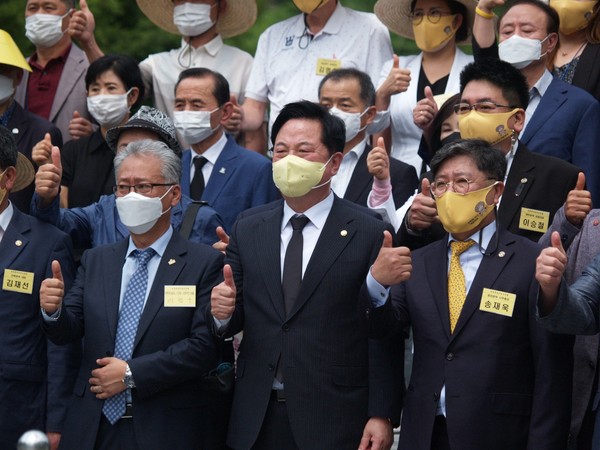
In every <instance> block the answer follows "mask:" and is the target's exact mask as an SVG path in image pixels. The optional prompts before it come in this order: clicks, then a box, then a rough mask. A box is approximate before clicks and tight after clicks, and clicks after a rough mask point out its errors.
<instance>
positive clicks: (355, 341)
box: [208, 197, 403, 450]
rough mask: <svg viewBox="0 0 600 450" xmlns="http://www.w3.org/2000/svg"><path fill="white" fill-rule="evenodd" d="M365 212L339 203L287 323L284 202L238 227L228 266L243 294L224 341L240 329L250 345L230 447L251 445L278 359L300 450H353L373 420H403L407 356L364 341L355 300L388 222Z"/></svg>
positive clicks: (243, 357) (242, 360) (242, 364)
mask: <svg viewBox="0 0 600 450" xmlns="http://www.w3.org/2000/svg"><path fill="white" fill-rule="evenodd" d="M361 209H362V208H361V207H359V206H357V205H355V204H352V203H349V202H347V201H345V200H341V199H339V198H337V197H336V198H335V200H334V203H333V207H332V209H331V212H330V213H329V216H328V217H327V220H326V223H325V226H324V228H323V230H322V231H321V234H320V237H319V240H318V242H317V244H316V247H315V250H314V252H313V254H312V257H311V259H310V261H309V263H308V266H307V268H306V271H305V274H304V278H303V281H302V286H301V288H300V293H299V295H298V299H297V300H296V303H295V304H294V307H293V309H292V310H291V311H290V313H289V314H288V316H287V317H286V314H285V311H284V301H283V293H282V289H281V268H280V261H281V259H280V243H281V238H280V236H281V221H282V215H283V201H278V202H274V203H270V204H268V205H264V206H262V207H258V208H256V209H255V210H254V211H250V212H248V213H247V214H246V215H245V216H243V217H242V218H240V219H239V220H238V221H237V222H236V224H235V225H234V227H233V230H232V233H231V237H230V242H229V246H228V247H227V258H226V262H227V263H229V264H231V267H232V269H233V274H234V278H235V283H236V287H237V294H238V297H237V301H236V309H235V312H234V314H233V316H232V318H231V321H230V322H229V326H228V328H227V331H226V334H225V335H226V336H229V335H233V334H235V333H237V332H238V331H240V330H243V331H244V340H243V342H242V345H241V348H240V355H239V357H238V360H237V374H236V375H237V378H236V387H235V394H234V401H233V407H232V414H231V420H230V423H229V436H228V445H229V446H231V447H232V448H236V449H246V448H248V449H249V448H251V447H252V445H253V444H254V442H255V440H256V438H257V436H258V434H259V431H260V429H261V425H262V422H263V419H264V417H265V412H266V409H267V405H268V402H269V396H270V394H271V389H272V385H273V379H274V375H275V368H276V365H277V361H278V360H279V358H281V364H282V367H283V373H284V385H285V395H286V409H287V412H288V415H289V421H290V425H291V428H292V431H293V434H294V437H295V439H296V443H297V444H298V447H299V448H300V449H311V450H312V449H350V448H356V447H357V446H358V444H359V442H360V438H361V435H362V431H363V428H364V426H365V424H366V422H367V420H368V418H369V417H371V416H379V417H388V418H390V419H392V421H394V422H396V421H397V420H398V418H399V413H400V400H401V398H400V397H401V391H402V385H403V382H402V378H401V377H402V375H401V370H398V369H401V367H400V366H401V360H399V359H396V360H394V359H393V358H392V355H393V352H392V351H391V348H392V347H391V345H389V344H390V343H389V342H386V343H378V342H374V341H370V340H369V339H368V337H367V334H366V330H365V329H364V327H362V326H361V320H360V319H361V312H360V309H359V297H358V295H359V291H360V287H361V285H362V284H363V282H364V281H365V279H366V276H367V272H368V270H369V268H370V266H371V264H372V262H373V261H374V259H375V258H376V256H377V254H378V252H379V249H380V248H381V243H382V239H383V231H384V229H386V226H385V224H384V223H383V222H382V221H380V220H378V219H375V218H373V217H372V216H369V215H367V214H364V213H362V212H361ZM208 314H209V315H210V311H208ZM394 344H395V345H398V344H397V343H392V345H394ZM394 366H395V367H394Z"/></svg>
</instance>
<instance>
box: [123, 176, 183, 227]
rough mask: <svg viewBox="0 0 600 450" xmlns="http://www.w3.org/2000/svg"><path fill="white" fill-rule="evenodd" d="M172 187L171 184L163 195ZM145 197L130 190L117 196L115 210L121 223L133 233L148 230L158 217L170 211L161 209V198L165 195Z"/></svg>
mask: <svg viewBox="0 0 600 450" xmlns="http://www.w3.org/2000/svg"><path fill="white" fill-rule="evenodd" d="M172 188H173V186H171V187H170V188H169V190H168V191H167V192H165V195H167V194H168V193H169V191H170V190H171V189H172ZM165 195H163V196H162V197H146V196H144V195H142V194H138V193H137V192H130V193H129V194H127V195H126V196H124V197H117V199H116V203H117V211H118V213H119V219H121V222H123V225H125V226H126V227H127V229H128V230H129V231H130V232H131V233H133V234H144V233H146V232H148V231H149V230H150V229H151V228H152V227H153V226H154V225H155V224H156V222H158V219H160V216H162V215H163V214H166V213H167V212H169V211H170V209H171V207H169V209H167V210H166V211H163V210H162V203H161V200H162V199H163V198H164V197H165Z"/></svg>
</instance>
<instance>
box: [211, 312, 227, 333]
mask: <svg viewBox="0 0 600 450" xmlns="http://www.w3.org/2000/svg"><path fill="white" fill-rule="evenodd" d="M213 320H214V322H215V330H216V332H217V334H218V335H219V336H221V335H223V334H224V333H225V331H226V330H227V325H229V322H230V321H231V317H230V318H229V319H225V320H219V319H217V318H216V317H214V316H213Z"/></svg>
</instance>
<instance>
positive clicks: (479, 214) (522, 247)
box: [365, 140, 572, 450]
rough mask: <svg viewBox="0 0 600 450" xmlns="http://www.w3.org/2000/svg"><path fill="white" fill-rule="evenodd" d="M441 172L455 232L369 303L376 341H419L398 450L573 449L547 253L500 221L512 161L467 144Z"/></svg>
mask: <svg viewBox="0 0 600 450" xmlns="http://www.w3.org/2000/svg"><path fill="white" fill-rule="evenodd" d="M431 168H432V172H433V183H432V184H431V186H430V188H429V189H430V193H431V195H432V196H433V197H434V199H435V200H434V201H435V202H436V204H437V211H438V214H439V219H440V221H441V223H442V225H443V226H444V228H445V229H446V230H447V231H448V232H449V234H447V235H445V236H444V238H443V239H441V240H439V241H437V242H434V243H432V244H430V245H428V246H426V247H424V248H423V249H420V250H418V251H415V252H413V254H412V265H413V268H414V270H413V275H412V277H411V278H410V279H408V280H407V281H405V282H403V283H400V284H397V285H395V286H392V288H391V292H390V293H389V295H387V292H386V295H384V296H378V297H371V298H369V299H368V301H366V302H365V307H366V314H365V316H366V322H367V324H368V328H369V332H370V333H371V336H372V337H374V338H387V339H389V338H390V337H393V336H396V335H397V334H402V332H403V330H404V329H405V327H408V326H411V327H412V331H413V336H414V349H415V350H414V353H415V354H414V362H413V369H412V375H411V381H410V384H409V386H408V389H407V393H406V397H405V402H404V409H403V413H402V423H401V427H400V444H399V447H398V448H399V450H430V449H431V450H450V449H460V450H480V449H486V450H506V449H525V448H530V449H534V448H535V449H538V448H539V449H544V450H564V449H565V447H566V442H567V436H568V428H569V426H568V423H569V412H570V373H571V366H572V363H571V357H572V355H571V346H572V339H571V338H570V337H568V336H559V335H553V334H551V333H549V332H546V331H545V330H544V329H543V328H542V327H541V326H540V325H539V324H538V323H537V322H536V293H537V283H536V282H535V280H534V272H535V258H536V255H537V252H538V251H539V248H538V246H537V245H536V244H534V243H532V242H530V241H528V240H527V239H525V238H523V237H521V236H516V235H514V234H512V233H510V232H508V231H506V230H505V229H504V228H503V227H502V226H501V225H499V224H498V223H497V221H496V208H495V207H496V205H497V204H498V202H499V201H500V196H501V195H502V194H503V190H504V182H503V180H504V176H505V171H506V158H505V156H504V155H503V154H502V152H501V151H499V150H498V149H494V148H492V147H490V146H489V144H487V143H486V142H484V141H481V140H466V141H458V142H453V143H451V144H448V145H447V146H445V147H443V148H442V149H441V150H439V151H438V152H437V153H436V154H435V156H434V157H433V158H432V160H431ZM505 195H506V194H505ZM382 262H383V261H380V259H379V258H378V259H377V260H376V261H375V263H374V264H373V266H372V268H371V274H372V276H373V278H374V279H375V280H377V281H379V280H384V279H386V278H387V277H388V276H389V273H390V268H389V265H387V264H385V263H382Z"/></svg>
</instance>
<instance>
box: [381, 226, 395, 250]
mask: <svg viewBox="0 0 600 450" xmlns="http://www.w3.org/2000/svg"><path fill="white" fill-rule="evenodd" d="M393 244H394V241H393V240H392V235H391V234H390V232H389V231H387V230H385V231H384V232H383V242H382V243H381V248H392V247H393Z"/></svg>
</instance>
